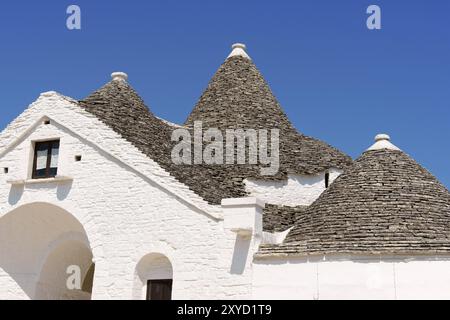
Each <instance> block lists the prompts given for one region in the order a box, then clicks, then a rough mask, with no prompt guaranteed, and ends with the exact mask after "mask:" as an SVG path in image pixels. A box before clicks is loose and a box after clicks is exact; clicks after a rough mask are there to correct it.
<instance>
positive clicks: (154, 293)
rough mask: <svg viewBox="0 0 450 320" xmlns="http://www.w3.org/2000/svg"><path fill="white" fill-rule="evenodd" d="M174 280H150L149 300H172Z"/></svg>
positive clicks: (148, 282)
mask: <svg viewBox="0 0 450 320" xmlns="http://www.w3.org/2000/svg"><path fill="white" fill-rule="evenodd" d="M172 282H173V281H172V280H148V281H147V300H172Z"/></svg>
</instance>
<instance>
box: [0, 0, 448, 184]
mask: <svg viewBox="0 0 450 320" xmlns="http://www.w3.org/2000/svg"><path fill="white" fill-rule="evenodd" d="M70 4H77V5H79V6H80V7H81V10H82V30H79V31H69V30H68V29H67V28H66V18H67V14H66V8H67V7H68V6H69V5H70ZM371 4H377V5H379V6H380V7H381V9H382V30H379V31H370V30H368V29H367V28H366V18H367V14H366V8H367V7H368V6H369V5H371ZM0 39H1V50H0V63H1V69H0V70H1V77H0V82H1V91H0V103H1V107H0V115H1V116H0V127H1V128H3V127H5V126H6V125H7V124H8V123H9V122H10V121H11V120H13V119H14V118H15V117H16V116H18V115H19V114H20V113H21V112H22V111H23V110H24V109H25V108H26V106H28V105H29V104H30V103H31V102H33V101H34V100H35V99H36V98H37V97H38V95H39V93H40V92H44V91H49V90H55V91H58V92H61V93H63V94H65V95H68V96H71V97H73V98H77V99H80V98H83V97H85V96H86V95H88V94H89V93H90V92H92V91H93V90H95V89H97V88H99V87H100V86H102V85H103V84H104V83H106V82H107V81H109V79H110V76H109V75H110V73H111V72H112V71H125V72H127V73H128V74H129V77H130V83H131V84H132V85H133V87H134V88H135V89H136V90H137V91H138V92H139V93H140V95H141V96H142V97H143V98H144V100H145V101H146V102H147V104H148V105H149V106H150V108H151V110H152V111H153V112H154V113H155V114H156V115H158V116H161V117H163V118H165V119H167V120H170V121H173V122H178V123H181V122H183V121H184V120H185V119H186V117H187V115H188V114H189V112H190V111H191V110H192V108H193V106H194V105H195V103H196V101H197V100H198V98H199V97H200V95H201V93H202V91H203V90H204V89H205V87H206V85H207V83H208V81H209V79H210V78H211V76H212V75H213V74H214V72H215V71H216V69H217V68H218V67H219V65H220V64H221V63H222V62H223V60H224V59H225V57H226V56H227V54H228V53H229V51H230V46H231V44H232V43H234V42H244V43H246V44H247V47H248V50H247V51H248V53H249V54H250V56H251V57H252V58H253V61H254V62H255V63H256V65H257V66H258V68H259V69H260V70H261V71H262V73H263V74H264V76H265V78H266V79H267V81H268V82H269V84H270V85H271V88H272V90H273V91H274V93H275V95H276V96H277V98H278V99H279V101H280V103H281V104H282V106H283V107H284V109H285V111H286V113H287V114H288V116H289V117H290V119H291V120H292V122H293V123H294V124H295V125H296V127H297V128H298V129H299V130H300V131H301V132H303V133H305V134H307V135H310V136H314V137H316V138H320V139H322V140H324V141H326V142H328V143H330V144H332V145H333V146H336V147H338V148H339V149H341V150H342V151H344V152H346V153H348V154H349V155H351V156H352V157H357V156H359V155H360V154H361V152H363V151H364V150H365V149H366V148H367V147H369V146H370V145H371V144H372V141H373V137H374V136H375V134H377V133H380V132H386V133H389V134H390V135H391V137H392V140H393V142H394V143H395V144H396V145H397V146H399V147H400V148H402V149H403V150H404V151H406V152H407V153H409V154H410V155H412V156H413V157H414V158H415V159H416V160H417V161H418V162H419V163H421V164H422V165H423V166H424V167H426V168H427V169H428V170H430V171H431V172H432V173H433V174H435V175H436V176H437V177H438V178H439V179H440V180H441V181H442V182H443V183H444V184H445V185H446V186H447V187H449V186H450V169H449V168H450V160H449V158H450V151H449V150H448V147H449V141H450V1H448V0H433V1H429V0H428V1H425V0H422V1H420V0H409V1H406V0H396V1H392V0H387V1H385V0H370V1H365V0H352V1H335V0H308V1H298V0H296V1H282V0H280V1H274V0H272V1H262V0H259V1H243V0H241V1H235V0H227V1H211V0H209V1H206V0H195V1H194V0H191V1H171V0H169V1H168V0H164V1H163V0H161V1H155V0H151V1H143V0H142V1H137V0H128V1H100V0H95V1H93V0H89V1H87V0H73V1H62V0H59V1H45V2H44V1H23V0H16V1H8V2H4V3H2V5H1V10H0Z"/></svg>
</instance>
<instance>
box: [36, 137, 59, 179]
mask: <svg viewBox="0 0 450 320" xmlns="http://www.w3.org/2000/svg"><path fill="white" fill-rule="evenodd" d="M55 144H58V150H59V148H60V140H49V141H37V142H35V143H34V156H33V172H32V174H31V178H32V179H49V178H54V177H56V176H57V174H58V167H56V173H55V174H54V175H53V174H51V173H50V169H51V167H50V165H51V162H52V150H53V146H54V145H55ZM42 145H47V164H46V167H45V176H37V175H36V171H37V170H36V169H37V152H38V146H42ZM58 158H59V155H58ZM58 160H59V159H58Z"/></svg>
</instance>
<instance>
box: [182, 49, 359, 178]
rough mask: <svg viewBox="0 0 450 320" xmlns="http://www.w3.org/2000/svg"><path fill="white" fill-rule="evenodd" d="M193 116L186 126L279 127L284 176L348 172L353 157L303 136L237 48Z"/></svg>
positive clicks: (209, 86) (223, 128)
mask: <svg viewBox="0 0 450 320" xmlns="http://www.w3.org/2000/svg"><path fill="white" fill-rule="evenodd" d="M233 49H234V50H233V52H232V53H231V54H230V56H229V57H228V58H227V59H226V61H225V62H224V63H223V64H222V65H221V66H220V68H219V69H218V71H217V72H216V74H215V75H214V76H213V78H212V79H211V81H210V83H209V85H208V87H207V89H206V90H205V92H204V93H203V95H202V96H201V98H200V100H199V102H198V103H197V105H196V106H195V108H194V110H193V111H192V113H191V114H190V115H189V117H188V119H187V121H186V123H185V125H187V126H192V125H193V124H194V122H195V121H201V122H202V125H203V127H204V128H218V129H221V130H226V129H235V128H241V129H267V130H271V129H279V130H280V135H279V137H280V173H279V174H278V176H277V177H276V178H285V177H286V174H287V173H289V172H291V173H297V174H316V173H319V172H323V171H325V170H328V169H330V168H340V169H344V168H345V167H347V166H348V165H349V164H350V163H351V159H350V158H349V157H348V156H346V155H345V154H343V153H342V152H340V151H339V150H337V149H335V148H333V147H331V146H329V145H328V144H326V143H324V142H322V141H319V140H316V139H314V138H311V137H307V136H305V135H303V134H301V133H299V132H298V131H297V130H296V129H295V128H294V127H293V125H292V124H291V122H290V121H289V119H288V118H287V116H286V114H285V113H284V111H283V109H282V108H281V106H280V104H279V103H278V101H277V99H276V98H275V96H274V95H273V93H272V91H271V90H270V88H269V85H268V84H267V82H266V81H265V80H264V78H263V76H262V75H261V73H260V72H259V70H258V69H257V68H256V66H255V64H254V63H253V62H252V60H251V59H250V58H249V57H248V55H247V54H246V53H245V51H244V49H245V46H243V45H241V44H236V45H234V46H233Z"/></svg>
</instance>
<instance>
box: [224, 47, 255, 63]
mask: <svg viewBox="0 0 450 320" xmlns="http://www.w3.org/2000/svg"><path fill="white" fill-rule="evenodd" d="M231 47H232V49H233V50H232V51H231V53H230V55H229V56H228V57H227V59H228V58H231V57H237V56H240V57H244V58H247V59H250V60H251V58H250V56H249V55H248V54H247V52H245V49H246V48H247V47H246V46H245V44H243V43H235V44H233V45H232V46H231Z"/></svg>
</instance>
